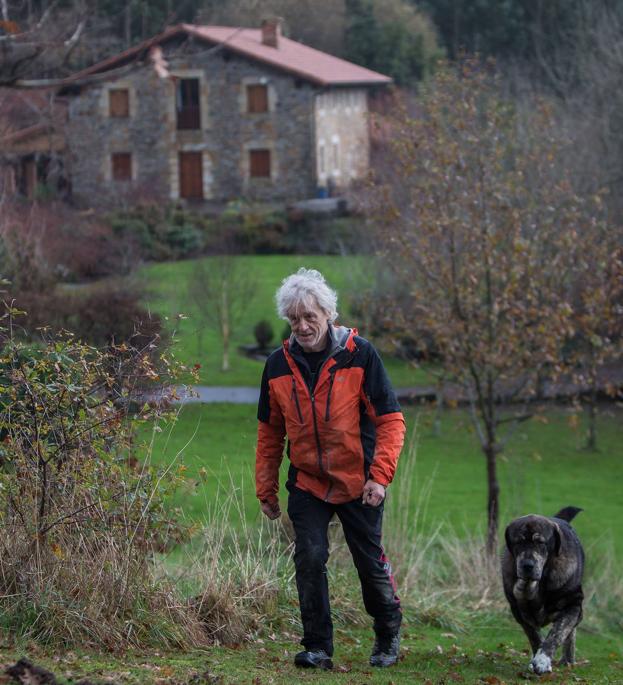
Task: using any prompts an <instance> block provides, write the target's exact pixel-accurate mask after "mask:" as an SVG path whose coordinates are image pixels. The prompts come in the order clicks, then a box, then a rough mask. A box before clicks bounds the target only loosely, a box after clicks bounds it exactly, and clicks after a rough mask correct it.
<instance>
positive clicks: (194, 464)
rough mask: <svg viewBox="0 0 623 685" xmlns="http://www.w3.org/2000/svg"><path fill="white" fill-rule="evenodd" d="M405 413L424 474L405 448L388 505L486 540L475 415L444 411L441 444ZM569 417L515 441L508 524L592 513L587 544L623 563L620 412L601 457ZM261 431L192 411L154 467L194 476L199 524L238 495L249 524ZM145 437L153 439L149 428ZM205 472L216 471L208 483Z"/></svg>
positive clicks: (189, 504) (249, 415)
mask: <svg viewBox="0 0 623 685" xmlns="http://www.w3.org/2000/svg"><path fill="white" fill-rule="evenodd" d="M405 414H406V420H407V426H408V430H409V437H408V441H409V443H411V442H412V441H413V440H415V443H416V445H417V451H416V457H415V465H414V466H410V464H409V457H408V456H406V455H408V454H409V450H408V449H405V451H404V452H403V458H402V462H401V464H400V465H399V468H398V473H397V477H396V482H395V484H394V485H393V486H392V488H390V491H389V496H390V497H403V498H405V497H406V498H407V499H408V502H405V503H404V504H403V503H402V502H400V506H399V507H398V508H400V509H404V508H405V507H411V508H412V509H414V508H415V507H416V506H419V507H420V510H421V511H422V515H421V518H420V525H421V526H422V530H424V531H427V530H431V529H433V528H434V527H435V526H436V525H437V523H438V522H445V523H447V524H448V525H449V526H451V527H453V528H454V529H455V530H456V532H457V533H459V534H460V535H463V534H464V533H465V532H470V533H474V532H476V531H478V530H479V529H480V530H481V531H482V530H483V529H484V524H485V519H484V512H485V505H486V480H485V478H486V476H485V462H484V458H483V456H482V454H481V452H480V449H479V447H478V444H477V438H476V436H475V435H474V434H473V432H472V428H471V424H470V422H469V420H468V417H467V415H466V414H465V413H464V412H463V411H459V410H457V411H447V412H445V414H444V416H443V420H442V435H441V437H435V436H434V435H433V434H432V429H431V421H432V416H431V414H430V412H429V411H427V410H418V409H415V408H408V409H406V411H405ZM569 416H570V415H569V414H568V413H567V412H566V411H565V410H563V409H558V410H552V411H550V412H549V413H548V414H547V415H546V417H545V419H543V420H540V421H537V420H532V421H529V422H527V423H525V424H522V426H521V427H520V428H519V430H518V431H517V433H516V434H515V435H514V437H513V438H512V440H511V442H510V443H509V445H508V449H507V450H506V453H505V454H504V455H503V457H502V458H501V459H500V462H499V480H500V486H501V521H502V522H504V521H506V520H509V519H510V518H512V517H515V516H518V515H522V514H526V513H530V512H535V513H543V514H554V513H555V512H556V511H557V510H558V509H560V508H561V507H563V506H566V505H570V504H573V505H576V506H579V507H582V508H583V509H584V511H583V512H582V513H581V514H580V515H579V516H578V517H577V519H576V523H575V525H576V528H577V530H578V532H579V534H580V535H581V537H582V538H583V540H584V542H585V544H586V545H587V546H590V545H592V544H597V543H599V544H601V543H603V542H605V541H612V543H613V544H614V547H615V550H616V553H617V557H618V558H621V557H623V526H621V525H620V522H621V521H623V498H622V497H621V482H623V441H622V440H621V419H622V413H621V410H617V411H616V412H614V413H610V414H609V415H606V414H605V413H604V414H602V416H601V418H600V422H599V440H600V444H601V450H600V452H598V453H590V452H585V451H582V450H581V449H579V445H581V443H582V440H583V435H582V429H581V428H579V429H573V428H572V427H571V423H570V422H569ZM543 421H545V422H543ZM256 425H257V424H256V418H255V407H253V406H249V405H224V404H209V405H190V406H188V407H186V408H184V409H183V410H182V411H181V412H180V414H179V418H178V421H177V423H176V424H175V425H173V426H170V427H168V428H167V429H165V430H164V431H163V432H162V433H157V434H155V435H154V448H153V452H152V458H153V460H154V462H155V463H170V462H171V460H173V459H178V460H179V461H180V463H183V464H184V465H185V466H186V467H187V469H188V471H187V475H188V487H187V488H186V489H185V490H184V491H183V492H180V493H179V494H178V495H177V500H176V504H177V505H178V506H181V507H182V508H183V510H184V511H185V512H186V514H187V515H188V516H189V517H190V518H191V519H194V520H201V519H202V518H203V517H204V515H205V512H206V510H207V509H208V508H209V507H211V506H212V505H213V504H214V502H215V500H216V501H217V500H218V499H219V498H222V497H224V496H225V495H227V494H230V493H231V491H232V489H233V488H238V489H239V492H240V495H241V501H242V502H243V504H244V516H245V518H246V519H247V520H248V521H253V520H254V519H256V518H258V517H259V513H258V508H257V504H256V500H255V496H254V489H253V467H254V458H255V457H254V454H255V432H256ZM142 436H143V438H144V439H147V438H148V437H149V436H148V429H147V428H145V429H144V432H143V433H142ZM285 461H286V460H284V465H283V468H282V481H284V480H285V478H284V476H285V470H286V467H287V464H286V463H285ZM202 468H205V469H206V471H207V474H203V476H202V474H201V472H200V470H201V469H202ZM403 474H404V475H403ZM405 493H406V494H405ZM282 494H283V490H282ZM284 499H285V496H284Z"/></svg>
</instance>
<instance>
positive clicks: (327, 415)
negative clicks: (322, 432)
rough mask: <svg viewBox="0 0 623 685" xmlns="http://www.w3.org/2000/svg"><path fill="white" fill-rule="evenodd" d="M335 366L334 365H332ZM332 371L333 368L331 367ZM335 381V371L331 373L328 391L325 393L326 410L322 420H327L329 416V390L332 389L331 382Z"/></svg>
mask: <svg viewBox="0 0 623 685" xmlns="http://www.w3.org/2000/svg"><path fill="white" fill-rule="evenodd" d="M333 368H335V367H333ZM331 371H333V369H331ZM331 371H330V372H329V373H331ZM334 381H335V372H333V373H331V380H330V381H329V392H328V393H327V410H326V412H325V415H324V420H325V422H327V421H328V420H329V419H330V418H331V414H330V411H329V407H330V406H331V391H332V390H333V382H334Z"/></svg>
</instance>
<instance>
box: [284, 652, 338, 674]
mask: <svg viewBox="0 0 623 685" xmlns="http://www.w3.org/2000/svg"><path fill="white" fill-rule="evenodd" d="M294 665H295V666H300V667H301V668H322V669H324V670H325V671H329V670H331V669H332V668H333V662H332V661H331V657H330V656H329V655H328V654H327V653H326V652H325V651H324V649H317V650H315V651H313V652H308V651H303V652H299V653H298V654H297V655H296V656H295V657H294Z"/></svg>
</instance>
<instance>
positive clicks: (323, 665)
mask: <svg viewBox="0 0 623 685" xmlns="http://www.w3.org/2000/svg"><path fill="white" fill-rule="evenodd" d="M294 665H295V666H297V667H298V668H319V669H321V670H322V671H330V670H332V669H333V662H331V661H329V662H327V661H319V662H318V663H314V662H312V661H295V662H294Z"/></svg>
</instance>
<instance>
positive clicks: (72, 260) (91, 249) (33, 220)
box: [0, 202, 136, 291]
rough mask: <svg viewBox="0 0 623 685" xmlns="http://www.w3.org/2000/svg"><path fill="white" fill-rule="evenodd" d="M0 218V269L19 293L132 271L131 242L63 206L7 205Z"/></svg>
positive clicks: (132, 249)
mask: <svg viewBox="0 0 623 685" xmlns="http://www.w3.org/2000/svg"><path fill="white" fill-rule="evenodd" d="M2 218H3V221H2V226H1V227H0V228H1V231H0V239H1V244H2V249H1V250H0V268H1V270H2V272H3V274H4V275H5V276H6V277H8V278H9V279H10V280H11V281H12V282H13V284H14V287H15V288H16V289H18V290H27V291H42V290H46V289H48V288H49V287H50V285H51V284H53V283H54V282H56V281H66V282H77V281H84V280H92V279H97V278H103V277H106V276H112V275H117V274H126V273H128V272H129V271H130V270H131V268H132V267H133V265H134V261H135V254H136V250H135V249H134V248H133V244H132V242H131V241H130V240H128V239H125V238H123V237H120V236H118V235H116V234H115V231H114V230H113V228H111V227H110V226H109V225H107V224H104V223H103V222H101V221H100V220H99V219H98V218H97V217H95V216H94V215H83V214H79V213H76V212H75V211H74V210H72V209H71V208H69V207H67V206H66V205H63V204H61V203H53V202H52V203H48V204H36V205H30V206H25V205H20V204H15V205H9V206H7V207H4V208H3V217H2Z"/></svg>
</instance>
